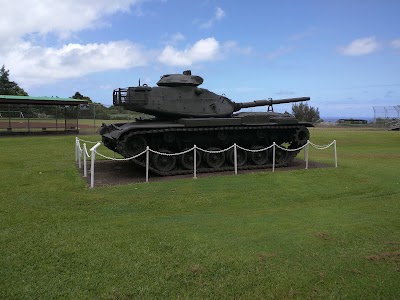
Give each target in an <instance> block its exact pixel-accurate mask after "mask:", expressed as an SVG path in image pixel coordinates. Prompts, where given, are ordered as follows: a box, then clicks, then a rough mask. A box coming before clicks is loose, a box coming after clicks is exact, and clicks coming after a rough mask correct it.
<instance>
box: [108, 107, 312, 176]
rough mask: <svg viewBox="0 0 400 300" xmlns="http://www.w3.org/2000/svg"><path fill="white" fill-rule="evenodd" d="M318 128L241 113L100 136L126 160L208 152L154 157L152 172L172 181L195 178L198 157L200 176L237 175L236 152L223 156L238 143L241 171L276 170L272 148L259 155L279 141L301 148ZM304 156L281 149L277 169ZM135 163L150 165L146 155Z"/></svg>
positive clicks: (134, 126) (117, 128)
mask: <svg viewBox="0 0 400 300" xmlns="http://www.w3.org/2000/svg"><path fill="white" fill-rule="evenodd" d="M312 126H313V125H312V124H310V123H305V122H298V121H297V120H296V119H295V118H294V117H293V116H291V115H289V114H279V113H274V112H267V113H239V114H236V115H233V116H232V117H228V118H181V119H176V120H160V119H154V120H148V121H137V122H132V123H122V124H111V125H103V127H102V129H101V131H100V134H101V135H102V140H103V143H104V145H105V146H106V147H108V148H109V149H111V150H113V151H115V152H117V153H119V154H121V155H122V156H123V157H125V158H129V157H132V156H136V155H137V154H139V153H141V152H143V151H144V150H145V149H146V147H147V146H148V147H149V148H150V149H151V150H155V151H158V152H163V153H167V154H172V153H180V152H183V151H186V150H188V149H191V148H192V147H193V146H194V145H196V146H197V147H198V148H201V149H203V150H207V151H202V150H196V154H195V152H194V151H193V150H192V151H189V152H186V153H185V154H181V155H179V156H170V155H160V154H155V153H150V166H149V168H150V170H151V171H152V172H154V173H156V174H159V175H164V176H170V175H178V174H188V173H193V168H194V160H195V158H194V156H196V171H197V172H219V171H227V170H233V169H234V151H233V148H232V149H230V150H228V151H226V152H223V153H222V152H219V151H220V150H223V149H226V148H228V147H230V146H232V145H233V144H236V145H238V146H239V147H240V148H239V147H238V148H237V168H238V169H239V170H241V169H259V168H269V167H272V159H273V153H272V149H270V150H267V151H258V150H261V149H264V148H267V147H269V146H271V145H272V144H273V143H274V142H275V143H276V144H277V145H279V146H281V147H285V148H288V149H290V150H291V149H297V148H299V147H301V146H302V145H304V144H305V143H306V142H307V140H308V139H309V131H308V129H307V127H312ZM241 148H245V149H251V150H252V151H245V150H243V149H241ZM257 151H258V152H257ZM210 152H211V153H210ZM298 152H299V151H283V150H280V149H278V148H276V152H275V167H283V166H287V165H288V164H290V162H292V161H293V159H294V158H295V156H296V155H297V154H298ZM132 161H133V163H135V164H136V165H140V166H145V165H146V156H145V155H141V156H140V157H137V158H135V159H132Z"/></svg>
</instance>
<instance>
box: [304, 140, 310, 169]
mask: <svg viewBox="0 0 400 300" xmlns="http://www.w3.org/2000/svg"><path fill="white" fill-rule="evenodd" d="M309 144H310V141H309V140H307V144H306V147H305V148H304V156H305V161H306V169H308V146H309Z"/></svg>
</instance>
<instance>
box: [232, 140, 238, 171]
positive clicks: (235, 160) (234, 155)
mask: <svg viewBox="0 0 400 300" xmlns="http://www.w3.org/2000/svg"><path fill="white" fill-rule="evenodd" d="M233 161H234V162H235V175H237V148H236V143H234V144H233Z"/></svg>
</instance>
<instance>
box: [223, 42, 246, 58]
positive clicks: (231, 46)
mask: <svg viewBox="0 0 400 300" xmlns="http://www.w3.org/2000/svg"><path fill="white" fill-rule="evenodd" d="M223 49H224V51H225V52H229V53H230V52H233V53H237V54H240V55H249V54H251V53H252V52H253V49H252V48H251V47H240V46H239V44H238V42H236V41H226V42H225V43H224V44H223Z"/></svg>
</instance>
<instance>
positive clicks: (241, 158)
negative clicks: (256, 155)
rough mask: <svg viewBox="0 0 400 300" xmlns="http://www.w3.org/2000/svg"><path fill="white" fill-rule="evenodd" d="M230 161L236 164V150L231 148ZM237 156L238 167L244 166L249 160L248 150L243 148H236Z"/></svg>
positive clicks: (228, 155) (229, 152) (228, 156)
mask: <svg viewBox="0 0 400 300" xmlns="http://www.w3.org/2000/svg"><path fill="white" fill-rule="evenodd" d="M226 156H227V159H228V162H229V163H230V164H231V165H235V150H234V149H233V148H232V149H229V150H228V153H227V155H226ZM236 157H237V165H238V167H241V166H243V165H244V164H245V163H246V161H247V151H246V150H243V149H239V148H236Z"/></svg>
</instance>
